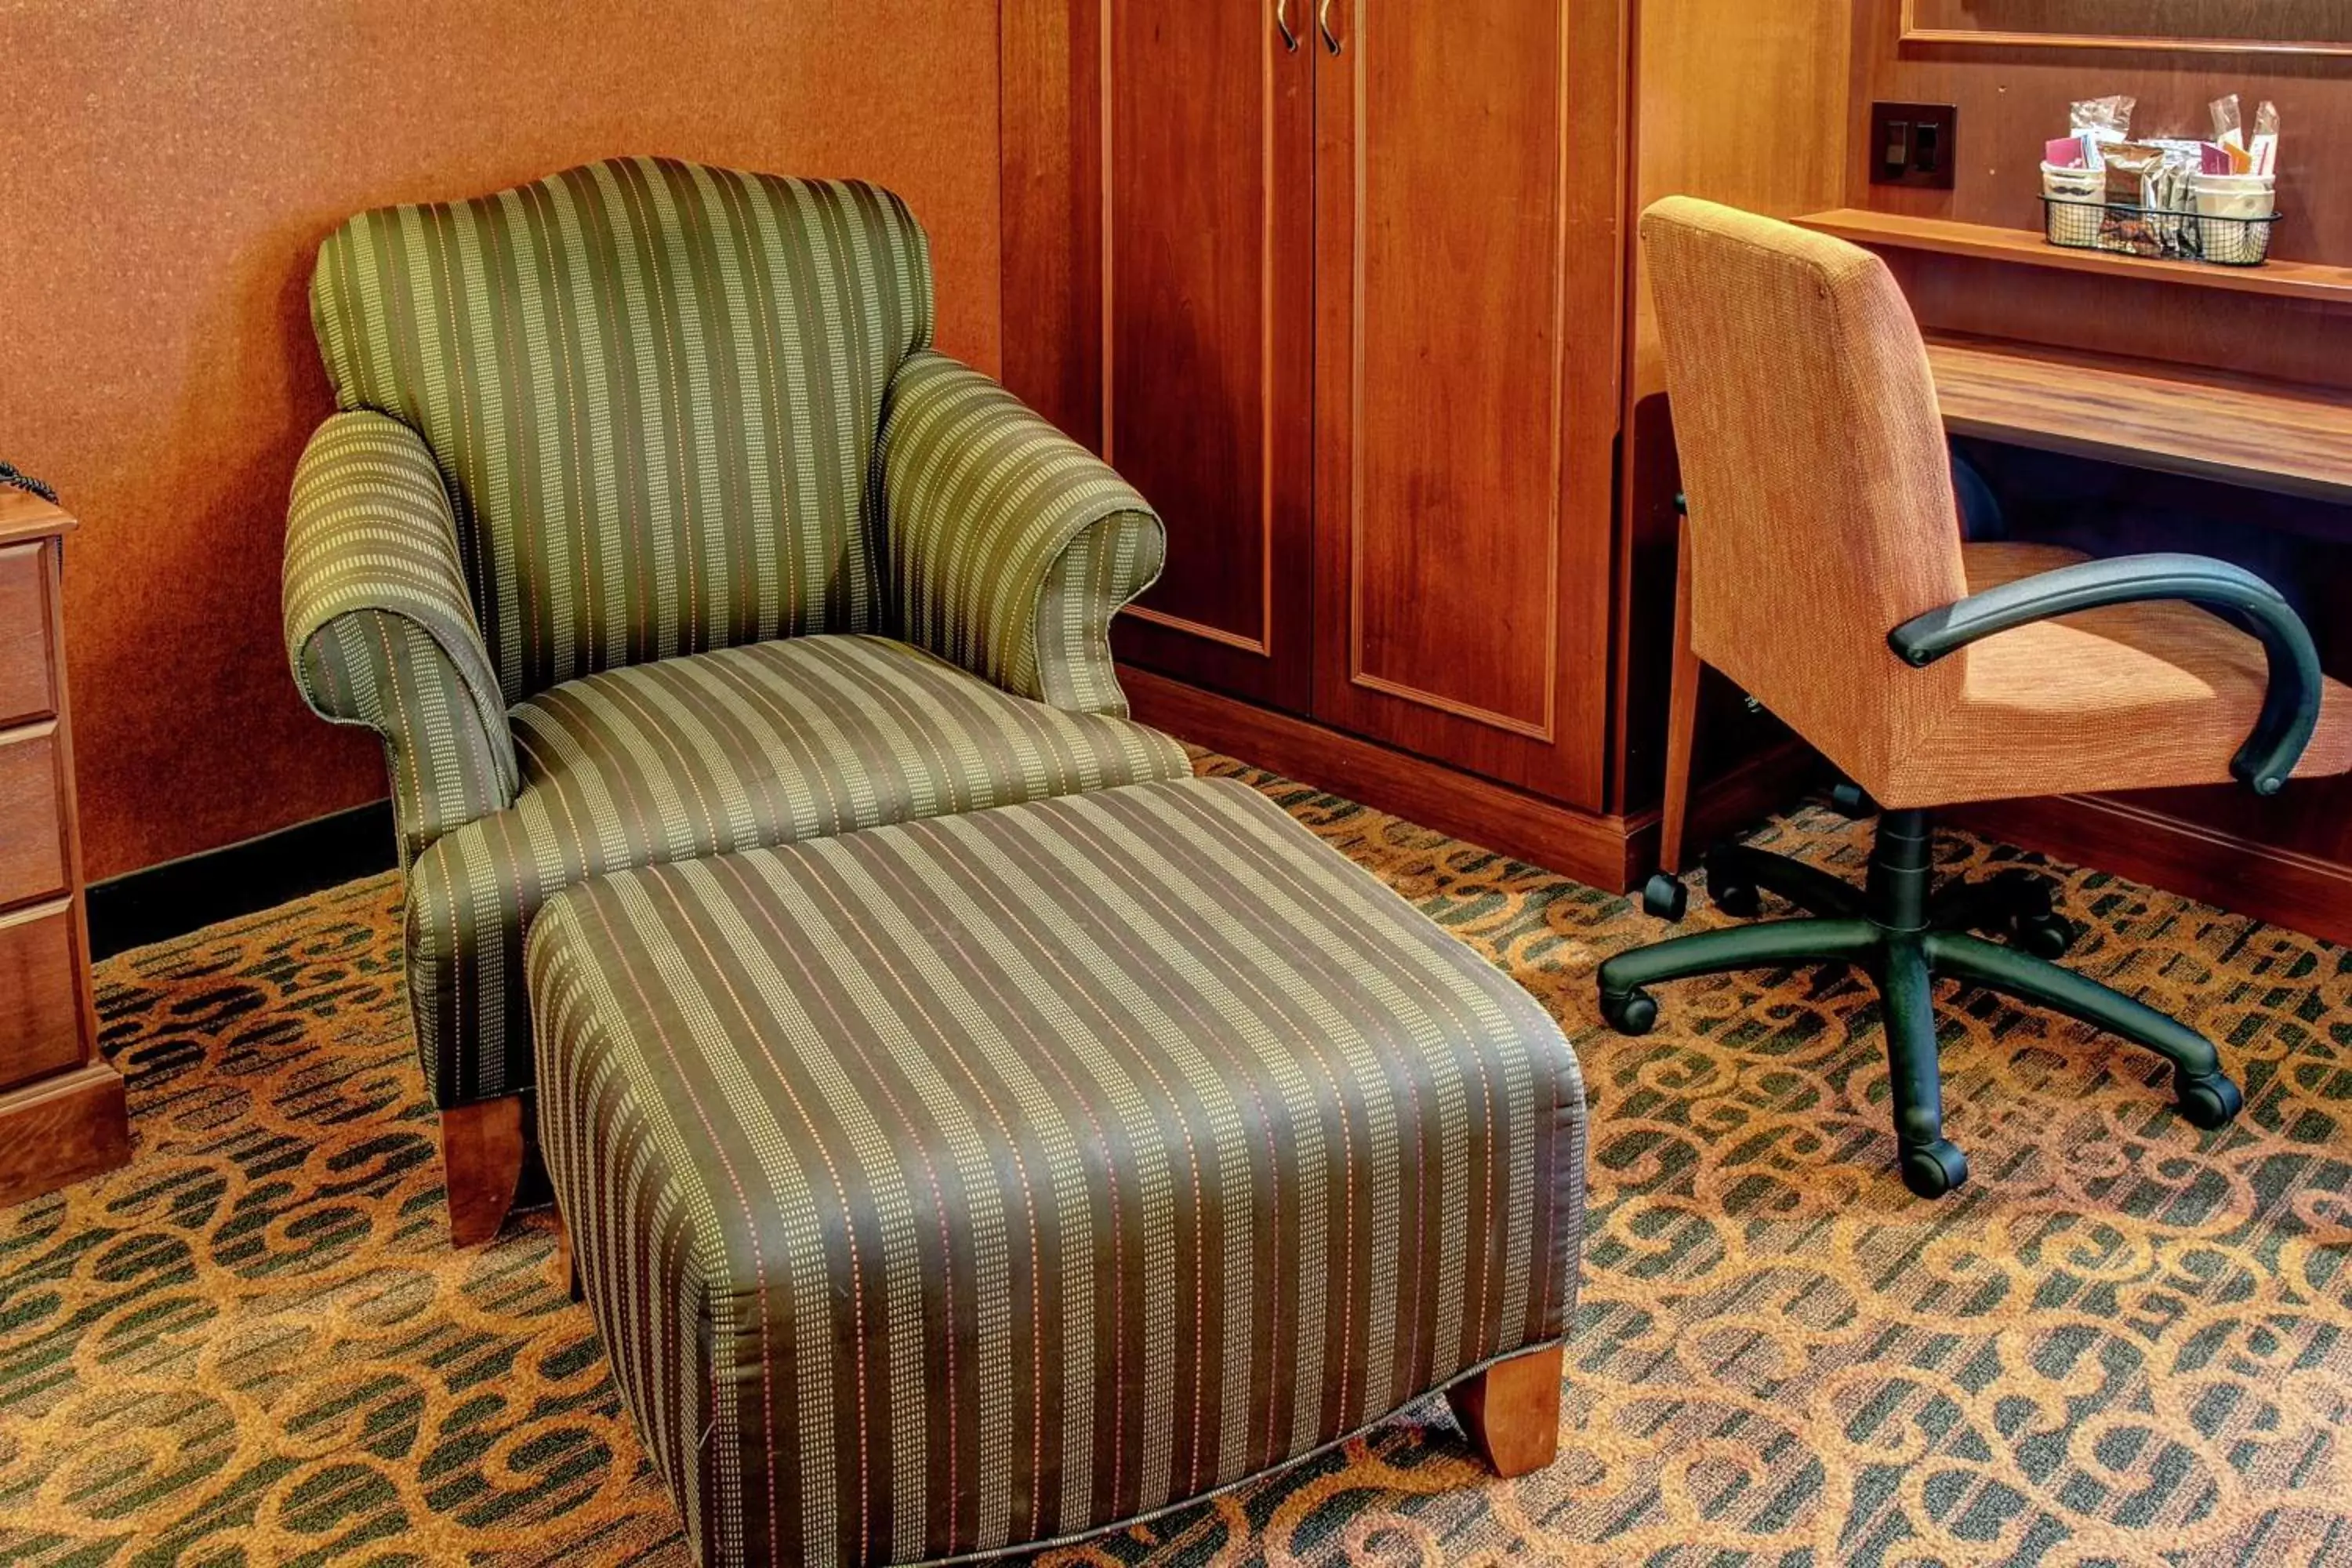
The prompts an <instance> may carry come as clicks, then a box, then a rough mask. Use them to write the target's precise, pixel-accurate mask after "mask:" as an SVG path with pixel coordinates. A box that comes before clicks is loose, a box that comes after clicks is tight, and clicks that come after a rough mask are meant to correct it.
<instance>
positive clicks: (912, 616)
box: [882, 353, 1167, 715]
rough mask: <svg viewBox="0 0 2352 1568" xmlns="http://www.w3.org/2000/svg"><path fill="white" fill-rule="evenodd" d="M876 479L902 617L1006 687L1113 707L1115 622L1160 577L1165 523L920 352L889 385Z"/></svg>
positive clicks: (1005, 396)
mask: <svg viewBox="0 0 2352 1568" xmlns="http://www.w3.org/2000/svg"><path fill="white" fill-rule="evenodd" d="M887 420H888V423H887V426H886V428H885V430H884V433H883V470H882V472H883V489H884V496H885V500H886V504H887V508H888V515H889V523H888V529H887V537H888V556H889V563H890V568H891V580H892V584H893V587H894V589H895V591H896V594H897V595H898V604H897V610H898V626H900V628H901V629H902V632H903V634H904V635H905V636H906V637H907V638H908V640H909V641H912V642H918V643H920V644H922V645H923V646H924V647H928V648H930V649H931V650H933V651H934V652H936V653H938V654H939V655H940V656H941V657H942V658H951V659H953V660H955V661H956V662H957V663H958V664H961V665H962V666H963V667H964V668H967V669H970V670H971V671H973V672H974V673H975V674H978V675H982V676H985V677H986V678H988V679H991V680H993V681H995V682H996V683H997V684H998V685H1000V686H1002V687H1003V688H1004V689H1006V690H1008V691H1015V692H1019V693H1020V694H1021V695H1022V696H1024V697H1034V698H1037V699H1039V700H1043V701H1047V702H1051V703H1053V704H1054V705H1055V706H1056V707H1060V708H1069V709H1073V710H1077V711H1080V712H1110V713H1118V714H1120V715H1124V714H1125V713H1126V711H1127V699H1126V697H1125V695H1124V694H1123V693H1122V692H1121V691H1120V690H1119V689H1118V677H1117V675H1116V674H1115V672H1114V671H1113V669H1112V668H1111V654H1110V618H1111V616H1112V615H1113V614H1115V613H1116V612H1117V611H1118V607H1119V606H1120V605H1124V604H1126V603H1127V602H1128V601H1129V599H1132V598H1134V597H1135V596H1136V595H1139V594H1140V593H1142V592H1143V591H1144V590H1145V589H1146V588H1148V587H1150V585H1151V584H1152V581H1153V579H1155V578H1157V577H1158V576H1159V575H1160V563H1161V562H1162V561H1163V560H1164V559H1165V555H1166V543H1167V542H1166V537H1165V535H1164V533H1163V531H1162V530H1161V528H1160V519H1159V518H1158V517H1157V516H1155V515H1154V514H1153V513H1152V511H1151V509H1150V507H1148V506H1147V505H1145V504H1144V500H1143V498H1142V497H1141V496H1139V495H1138V494H1136V493H1135V491H1134V490H1133V489H1131V488H1129V485H1128V484H1127V482H1126V481H1125V480H1124V479H1120V478H1119V477H1118V475H1117V474H1115V473H1113V472H1112V471H1111V470H1110V469H1108V468H1105V467H1104V466H1103V465H1102V464H1101V463H1100V462H1098V461H1097V460H1096V458H1095V457H1094V455H1093V454H1092V453H1090V452H1088V451H1087V449H1086V448H1085V447H1081V446H1079V445H1078V444H1077V443H1076V442H1075V441H1072V440H1071V439H1070V438H1069V437H1066V436H1064V435H1063V434H1062V433H1061V432H1060V431H1058V430H1056V429H1055V428H1054V427H1053V426H1051V425H1048V424H1047V423H1045V420H1043V419H1041V418H1039V417H1038V416H1036V415H1034V414H1033V413H1031V412H1030V411H1029V410H1028V409H1027V408H1025V407H1024V406H1023V405H1022V404H1021V402H1020V400H1019V399H1017V398H1015V397H1014V396H1013V395H1012V394H1011V393H1009V392H1007V391H1005V390H1004V389H1003V387H1001V386H999V385H997V384H996V383H994V382H992V381H991V380H989V379H988V378H987V377H986V376H984V375H982V374H979V373H978V372H977V371H972V370H968V369H966V368H965V367H964V366H962V365H960V364H958V363H956V362H955V361H953V360H951V359H949V358H947V357H945V356H944V355H941V354H936V353H918V354H915V355H913V356H911V357H909V358H908V361H907V363H906V364H905V365H903V366H902V367H900V369H899V372H898V379H897V380H896V381H895V382H893V383H892V384H891V387H890V401H889V405H888V408H887Z"/></svg>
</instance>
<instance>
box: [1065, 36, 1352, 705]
mask: <svg viewBox="0 0 2352 1568" xmlns="http://www.w3.org/2000/svg"><path fill="white" fill-rule="evenodd" d="M1305 5H1306V0H1293V9H1294V10H1299V11H1303V10H1304V8H1305ZM1102 25H1103V26H1106V27H1107V29H1108V47H1107V48H1106V49H1105V50H1104V53H1103V57H1102V64H1101V68H1102V70H1103V72H1104V77H1103V80H1104V83H1105V84H1106V86H1107V88H1108V90H1107V91H1106V92H1105V93H1104V95H1103V98H1102V102H1103V105H1104V110H1103V126H1104V132H1105V134H1104V136H1103V139H1102V146H1101V153H1100V156H1101V158H1102V159H1103V161H1104V166H1105V167H1106V168H1107V169H1108V171H1109V174H1108V179H1106V180H1105V181H1104V183H1103V196H1102V200H1103V215H1104V216H1103V220H1102V231H1103V232H1102V246H1101V276H1102V278H1103V279H1104V283H1103V311H1102V318H1101V319H1102V345H1103V352H1102V364H1101V369H1100V373H1099V382H1100V385H1101V387H1102V389H1103V392H1102V408H1101V414H1100V426H1099V438H1098V440H1097V450H1099V451H1101V452H1102V453H1103V454H1104V455H1105V456H1106V457H1107V458H1108V459H1109V460H1110V461H1111V462H1113V463H1115V464H1117V465H1118V468H1119V469H1120V471H1121V472H1122V473H1123V474H1124V475H1125V476H1126V477H1127V479H1128V480H1129V482H1130V483H1132V484H1133V485H1135V486H1136V488H1138V489H1140V490H1141V491H1142V492H1143V493H1144V494H1145V495H1146V496H1149V497H1150V499H1151V502H1152V504H1153V505H1154V506H1155V507H1157V508H1158V509H1159V510H1160V515H1161V516H1162V517H1163V518H1164V519H1165V520H1166V521H1167V524H1168V530H1169V544H1170V548H1169V552H1168V568H1167V571H1166V572H1165V573H1164V574H1162V575H1161V577H1160V582H1159V583H1158V584H1155V585H1154V586H1153V588H1152V590H1151V592H1150V594H1148V595H1145V596H1144V598H1143V600H1142V602H1141V603H1140V604H1139V605H1137V606H1136V607H1135V608H1134V609H1133V610H1131V611H1129V614H1128V615H1127V616H1125V617H1123V624H1122V626H1120V628H1119V637H1118V647H1119V651H1120V654H1121V656H1122V657H1123V658H1129V659H1132V660H1134V661H1136V662H1138V663H1140V664H1143V665H1147V666H1149V667H1150V668H1158V669H1164V670H1167V671H1169V672H1171V673H1173V674H1177V675H1181V676H1183V677H1185V678H1187V679H1193V680H1197V681H1200V682H1201V683H1202V684H1203V685H1207V686H1212V687H1214V688H1216V689H1219V690H1223V691H1227V692H1231V693H1233V694H1234V695H1236V696H1241V697H1247V698H1250V699H1253V700H1256V701H1261V702H1267V703H1273V704H1276V705H1277V706H1280V707H1283V708H1287V709H1291V710H1304V709H1305V708H1306V707H1307V691H1308V681H1309V679H1310V675H1311V667H1310V662H1309V661H1310V659H1311V657H1312V648H1311V646H1310V638H1309V619H1308V616H1309V613H1310V611H1309V604H1308V596H1309V585H1308V570H1309V557H1308V552H1307V543H1308V530H1309V526H1310V519H1309V511H1308V509H1309V496H1310V492H1309V489H1308V471H1309V470H1308V464H1309V446H1308V417H1309V414H1310V389H1311V387H1312V384H1313V383H1312V381H1311V375H1312V359H1311V353H1310V350H1311V345H1312V333H1313V327H1314V323H1313V320H1312V314H1313V310H1314V305H1315V294H1314V289H1313V286H1312V285H1313V279H1312V276H1311V268H1312V265H1313V259H1314V258H1313V253H1312V243H1313V238H1314V217H1315V211H1314V198H1315V192H1314V183H1313V177H1312V153H1313V146H1312V142H1311V140H1310V138H1311V135H1312V132H1313V124H1312V121H1311V120H1310V118H1309V111H1310V109H1311V106H1312V102H1313V86H1314V77H1313V66H1314V57H1313V56H1312V55H1309V54H1308V53H1307V51H1306V50H1305V49H1304V48H1298V49H1292V48H1288V47H1285V46H1284V45H1283V44H1282V42H1281V41H1280V36H1279V31H1278V29H1276V28H1275V27H1274V26H1269V25H1268V23H1267V15H1266V13H1265V12H1264V11H1263V10H1260V9H1258V8H1256V7H1255V6H1252V5H1222V4H1221V5H1185V6H1161V5H1112V6H1111V7H1109V8H1108V11H1107V13H1106V14H1105V16H1103V18H1102Z"/></svg>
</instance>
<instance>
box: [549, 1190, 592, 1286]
mask: <svg viewBox="0 0 2352 1568" xmlns="http://www.w3.org/2000/svg"><path fill="white" fill-rule="evenodd" d="M555 1288H556V1289H559V1290H561V1291H562V1292H563V1296H564V1300H569V1301H584V1300H587V1299H588V1297H587V1292H585V1291H584V1290H583V1289H581V1288H580V1255H579V1254H578V1253H576V1252H574V1251H572V1227H571V1226H568V1225H566V1224H564V1223H563V1214H562V1210H560V1209H559V1210H557V1211H556V1215H555Z"/></svg>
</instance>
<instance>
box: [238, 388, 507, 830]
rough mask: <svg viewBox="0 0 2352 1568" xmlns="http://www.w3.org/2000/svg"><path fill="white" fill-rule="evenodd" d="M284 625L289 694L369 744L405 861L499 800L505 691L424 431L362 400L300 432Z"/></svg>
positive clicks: (501, 803)
mask: <svg viewBox="0 0 2352 1568" xmlns="http://www.w3.org/2000/svg"><path fill="white" fill-rule="evenodd" d="M284 591H285V604H284V608H285V617H286V622H285V631H286V654H287V659H288V662H289V664H290V665H291V666H292V667H293V672H294V683H295V685H296V686H297V687H299V689H300V690H301V693H302V699H303V700H304V701H305V702H307V703H308V704H309V705H310V709H311V710H312V711H313V712H316V713H317V714H318V715H319V716H320V718H322V719H326V720H328V721H330V722H332V723H338V724H357V725H362V726H364V727H366V728H368V729H370V730H373V731H375V732H376V734H377V735H378V736H380V737H381V738H382V739H383V744H384V755H385V760H386V763H387V764H388V766H389V768H390V771H391V774H392V794H393V806H394V816H395V818H396V819H397V821H398V825H399V830H400V839H401V863H402V864H403V865H404V866H405V865H407V864H408V863H409V862H410V861H411V860H413V859H414V858H415V856H416V855H418V854H420V853H422V852H423V850H424V849H425V847H426V846H428V845H430V844H431V843H432V842H433V841H434V839H436V838H437V837H440V836H441V835H442V834H444V833H446V832H448V831H449V830H450V829H452V828H455V827H458V826H463V825H464V824H466V823H467V822H470V821H472V820H474V819H475V818H476V817H478V816H488V815H489V814H491V813H492V812H496V811H500V810H503V809H505V808H506V807H507V806H509V805H512V804H513V802H514V798H515V794H516V791H517V789H518V788H519V787H520V770H519V768H518V767H517V765H516V760H515V750H514V737H513V735H512V733H511V731H509V729H508V726H507V718H506V704H505V699H504V697H503V695H502V694H501V691H500V689H499V680H498V674H497V670H496V668H495V667H494V666H493V665H492V664H491V662H490V657H489V653H488V650H487V649H486V648H485V647H483V645H482V637H481V632H480V630H479V628H478V626H477V625H476V623H475V620H474V610H473V604H472V601H471V599H470V598H469V597H468V596H467V587H466V574H465V567H464V563H463V561H462V559H461V557H460V555H459V547H458V541H457V518H456V514H455V512H454V510H452V508H451V506H450V503H449V494H448V490H447V489H446V487H445V486H444V484H443V482H442V479H441V471H440V469H439V468H437V467H436V465H435V463H434V461H433V455H432V453H431V451H430V450H429V449H427V447H425V442H424V439H423V438H422V437H419V436H418V435H416V433H415V431H413V430H411V429H409V428H408V427H407V426H404V425H402V424H401V423H399V422H398V421H397V420H394V419H392V418H390V417H387V416H384V415H382V414H378V413H375V412H373V411H372V410H358V411H354V412H351V413H344V414H338V415H335V416H332V417H331V418H330V419H328V420H327V422H326V423H325V424H323V425H321V426H320V427H319V430H318V433H317V434H316V435H314V436H312V437H311V438H310V445H309V447H306V448H304V450H303V453H302V458H301V461H300V462H299V464H297V465H296V467H295V470H294V488H293V494H292V497H291V499H290V501H289V506H288V509H287V521H286V570H285V582H284Z"/></svg>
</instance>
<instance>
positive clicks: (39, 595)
mask: <svg viewBox="0 0 2352 1568" xmlns="http://www.w3.org/2000/svg"><path fill="white" fill-rule="evenodd" d="M49 548H50V547H49V545H48V544H47V542H37V543H33V544H17V545H11V546H10V547H9V548H7V549H5V550H0V725H7V724H21V723H24V722H25V721H27V720H32V719H46V718H47V717H48V716H49V715H50V714H52V713H54V712H56V711H57V710H58V699H57V690H56V688H55V686H54V685H53V684H52V683H51V681H50V679H49V658H50V652H49Z"/></svg>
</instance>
